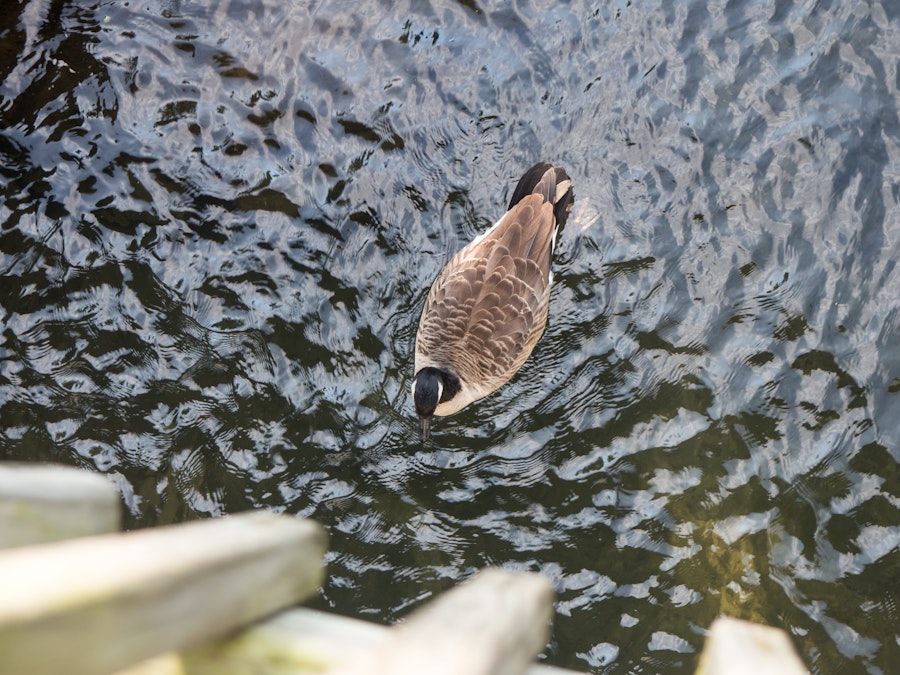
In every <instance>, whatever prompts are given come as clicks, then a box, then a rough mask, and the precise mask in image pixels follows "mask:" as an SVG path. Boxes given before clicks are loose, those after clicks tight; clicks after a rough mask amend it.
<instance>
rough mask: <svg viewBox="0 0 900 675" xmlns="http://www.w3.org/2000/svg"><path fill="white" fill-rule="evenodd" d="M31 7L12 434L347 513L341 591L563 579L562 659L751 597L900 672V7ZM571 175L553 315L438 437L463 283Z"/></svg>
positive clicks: (6, 123) (815, 644)
mask: <svg viewBox="0 0 900 675" xmlns="http://www.w3.org/2000/svg"><path fill="white" fill-rule="evenodd" d="M214 4H215V3H214ZM8 5H9V6H8V8H7V10H6V11H5V12H4V13H3V16H0V317H2V335H0V458H4V459H14V460H27V461H48V460H49V461H56V462H61V463H65V464H71V465H77V466H83V467H86V468H88V469H90V470H93V471H97V472H101V473H104V474H106V475H107V476H109V477H110V478H111V479H112V480H113V481H115V483H116V484H117V485H118V486H119V489H120V490H121V492H122V495H123V499H124V501H125V504H126V507H127V511H128V516H127V520H128V525H129V526H130V527H143V526H150V525H157V524H163V523H169V522H176V521H184V520H190V519H195V518H204V517H208V516H213V515H221V514H226V513H234V512H238V511H242V510H246V509H250V508H270V509H274V510H276V511H281V512H285V513H290V514H298V515H302V516H309V517H313V518H316V519H317V520H319V521H321V522H322V523H323V524H325V525H326V527H328V529H329V531H330V533H331V538H332V539H331V553H330V554H329V576H328V581H327V584H326V586H325V588H324V589H323V591H322V593H321V596H320V597H319V598H318V599H317V600H316V601H315V602H316V604H317V605H319V606H321V607H325V608H328V609H331V610H334V611H336V612H340V613H342V614H347V615H354V616H362V617H365V618H368V619H371V620H375V621H379V622H390V621H394V620H396V619H397V618H399V617H402V616H404V615H405V614H406V613H407V612H408V611H409V610H410V609H412V608H414V607H416V606H418V605H419V604H421V603H422V602H424V601H426V600H427V599H428V598H430V597H432V596H433V595H434V594H436V593H438V592H440V591H442V590H445V589H447V588H449V587H451V586H452V585H454V584H455V583H458V582H459V581H461V580H463V579H465V578H466V577H468V576H469V575H471V574H472V573H473V572H474V571H475V570H477V569H478V568H481V567H484V566H486V565H500V566H504V567H509V568H514V569H524V570H532V571H538V572H541V573H542V574H545V575H547V576H548V577H549V578H550V579H551V580H552V581H553V583H554V585H555V588H556V591H557V604H556V610H557V611H556V617H555V623H554V632H553V638H552V641H551V643H550V644H549V646H548V648H547V650H546V654H545V657H544V658H545V659H546V660H547V661H548V662H549V663H552V664H556V665H562V666H567V667H571V668H575V669H579V670H585V671H590V672H597V673H600V672H603V673H606V672H609V673H614V672H615V673H626V672H682V671H684V670H685V669H688V668H692V667H693V666H695V665H696V662H697V658H698V655H699V650H700V648H701V646H702V643H703V638H704V634H705V630H706V628H707V627H708V626H709V624H710V623H711V622H712V621H713V619H714V618H715V617H716V616H718V615H720V614H723V613H724V614H729V615H733V616H737V617H741V618H745V619H751V620H755V621H761V622H765V623H769V624H774V625H778V626H782V627H784V628H785V629H786V630H787V631H788V632H789V634H790V635H791V638H792V640H793V641H794V644H795V646H796V647H797V649H798V651H799V653H800V654H801V656H802V658H803V660H804V662H805V663H806V664H807V665H808V667H809V668H810V669H811V670H812V671H813V672H816V673H829V672H873V673H876V672H890V671H891V670H892V669H894V668H895V667H896V666H895V664H896V663H898V660H900V630H898V625H900V616H898V604H900V591H898V588H900V586H898V580H900V463H898V460H900V422H898V419H900V399H898V392H900V340H898V324H900V302H898V298H900V281H898V274H897V270H896V265H897V260H898V257H900V255H898V254H900V246H898V241H900V209H898V200H900V188H898V185H900V121H898V103H900V97H898V84H900V73H898V58H897V45H898V44H900V16H898V15H900V11H898V7H897V5H896V3H891V2H877V1H873V2H869V3H865V2H850V3H845V2H841V3H838V2H827V1H825V2H798V3H787V2H771V1H770V2H765V1H763V2H754V1H751V0H733V1H731V2H724V3H723V2H700V1H698V0H690V1H688V2H684V3H667V2H646V3H631V2H611V3H608V4H603V5H594V4H591V3H587V2H582V1H580V0H575V1H573V2H569V3H540V2H521V3H514V4H513V5H512V6H506V5H505V4H504V6H503V7H500V8H495V7H493V6H491V5H488V4H485V3H476V2H462V3H453V2H449V1H447V2H432V3H426V2H415V3H387V2H377V1H374V0H372V1H369V2H363V3H362V4H360V3H359V2H353V3H344V2H328V3H288V2H277V1H276V0H266V1H265V2H258V1H254V2H241V1H237V0H235V1H232V2H223V3H218V4H217V6H216V7H214V8H210V7H209V6H208V5H209V3H192V2H178V1H177V0H168V1H156V0H150V1H149V2H143V3H132V2H129V3H120V2H111V1H110V2H94V3H87V2H70V1H65V0H20V1H18V2H15V1H14V2H11V3H8ZM541 159H544V160H551V161H554V162H557V163H561V164H563V165H564V166H565V167H566V168H567V169H568V171H569V173H570V174H571V176H572V178H573V180H574V183H575V191H576V200H577V201H576V205H575V209H574V211H573V214H572V217H571V218H570V220H569V223H568V224H567V226H566V229H565V231H564V233H563V235H562V238H561V241H560V244H559V247H558V249H557V250H558V252H559V254H558V256H557V261H556V268H555V278H556V280H557V283H556V285H555V287H554V290H553V295H552V299H551V311H550V322H549V326H548V329H547V332H546V333H545V336H544V338H543V339H542V341H541V343H540V344H539V345H538V348H537V349H536V350H535V352H534V355H533V356H532V358H531V359H530V360H529V362H528V363H527V364H526V365H525V367H524V368H523V369H522V371H521V372H520V374H519V375H518V376H517V377H516V378H515V379H514V380H513V381H512V382H511V383H510V384H509V385H507V386H506V387H504V388H503V389H502V390H500V391H499V392H497V393H496V394H495V395H493V396H491V397H489V398H488V399H485V400H484V401H483V402H481V403H479V404H477V405H473V406H471V407H469V408H467V409H466V410H465V411H463V412H462V413H460V414H458V415H456V416H454V417H451V418H447V419H441V420H437V421H436V422H435V424H434V432H435V442H434V444H433V445H432V446H427V447H423V446H422V445H421V444H420V443H419V440H418V434H417V430H418V425H417V421H416V419H415V415H414V411H413V408H412V405H411V402H410V401H409V396H408V391H409V385H410V382H411V377H412V374H413V373H412V366H413V356H412V353H413V342H414V338H415V327H416V322H417V320H418V313H419V311H420V308H421V305H422V302H423V301H424V298H425V294H426V292H427V289H428V286H429V285H430V283H431V281H432V279H433V278H434V276H435V275H436V274H437V271H438V270H439V269H440V267H441V266H442V265H443V263H444V262H446V260H447V259H448V258H449V256H450V255H451V254H452V253H453V252H454V251H455V250H457V249H458V248H459V247H461V246H462V245H463V244H464V243H465V242H466V241H468V240H469V239H470V238H472V237H473V236H474V235H475V234H477V233H478V232H480V231H481V230H483V229H484V228H485V227H486V226H488V225H489V224H490V223H491V222H492V221H493V220H494V219H496V218H497V217H498V216H499V215H500V213H501V212H502V210H503V208H504V205H505V204H506V201H507V199H508V197H509V195H510V194H511V190H512V188H513V186H514V183H515V181H516V180H517V178H518V177H519V175H520V174H521V173H522V172H523V171H524V169H525V168H527V167H528V166H530V165H531V164H532V163H533V162H535V161H538V160H541Z"/></svg>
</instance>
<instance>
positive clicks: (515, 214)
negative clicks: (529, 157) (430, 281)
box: [417, 164, 571, 396]
mask: <svg viewBox="0 0 900 675" xmlns="http://www.w3.org/2000/svg"><path fill="white" fill-rule="evenodd" d="M551 169H554V168H553V167H552V166H551V165H550V164H538V165H535V166H534V167H532V168H531V169H529V171H527V172H526V174H525V175H524V176H523V177H522V179H521V180H520V181H519V184H518V185H517V186H516V189H515V191H514V193H513V198H512V200H511V201H510V209H509V211H507V213H506V214H505V215H504V217H503V218H502V219H501V221H500V223H498V224H497V225H496V226H495V228H493V230H492V231H490V232H489V233H488V234H487V235H485V236H483V237H481V238H478V239H476V240H475V241H473V242H471V243H470V244H469V245H468V246H466V247H465V248H464V249H463V250H461V251H460V252H459V253H457V254H456V256H454V257H453V259H451V260H450V262H449V263H448V264H447V266H446V267H445V268H444V269H443V270H442V271H441V273H440V274H439V275H438V278H437V279H436V280H435V282H434V285H433V286H432V288H431V292H430V293H429V296H428V300H427V301H426V305H425V310H424V311H423V314H422V318H421V321H420V325H419V335H418V339H417V352H419V353H421V354H422V356H423V357H426V358H427V359H428V360H429V362H433V363H435V364H436V365H438V366H439V367H448V368H452V369H453V370H454V372H455V373H456V374H457V375H458V376H459V378H460V379H461V380H462V381H464V382H466V381H468V382H469V383H470V384H471V385H472V386H475V387H478V388H479V389H482V390H486V391H489V390H493V389H494V388H496V387H499V386H500V385H501V384H503V383H504V382H505V381H506V380H508V379H509V378H510V377H512V375H513V374H514V373H515V372H516V371H517V370H518V369H519V368H520V367H521V366H522V364H523V363H524V361H525V359H527V357H528V355H529V353H530V352H531V350H532V348H533V347H534V344H535V343H536V342H537V340H538V339H539V338H540V336H541V334H542V333H543V332H544V327H545V325H546V321H547V308H548V296H549V292H550V288H549V286H550V279H549V270H550V258H551V256H552V253H553V240H554V236H555V234H556V226H557V222H558V220H559V218H560V216H564V215H565V211H566V209H567V208H568V202H569V201H570V185H571V183H570V181H569V178H568V176H567V175H566V174H565V172H564V171H563V170H562V169H561V168H556V169H555V170H551ZM417 358H418V357H417ZM484 395H485V393H481V394H479V396H484Z"/></svg>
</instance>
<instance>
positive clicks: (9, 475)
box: [0, 463, 121, 548]
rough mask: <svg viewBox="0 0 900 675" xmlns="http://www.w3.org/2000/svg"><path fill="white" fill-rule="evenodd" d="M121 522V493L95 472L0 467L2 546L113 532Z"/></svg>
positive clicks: (58, 467) (41, 466)
mask: <svg viewBox="0 0 900 675" xmlns="http://www.w3.org/2000/svg"><path fill="white" fill-rule="evenodd" d="M120 523H121V506H120V499H119V491H118V490H117V489H116V487H115V485H113V484H112V483H111V482H110V481H109V480H107V479H106V478H104V477H103V476H101V475H99V474H94V473H90V472H88V471H83V470H81V469H76V468H74V467H66V466H54V465H50V464H46V465H44V464H13V463H10V464H3V465H0V548H10V547H13V546H24V545H26V544H39V543H43V542H49V541H58V540H61V539H70V538H72V537H85V536H90V535H94V534H103V533H106V532H115V531H116V530H118V529H119V527H120Z"/></svg>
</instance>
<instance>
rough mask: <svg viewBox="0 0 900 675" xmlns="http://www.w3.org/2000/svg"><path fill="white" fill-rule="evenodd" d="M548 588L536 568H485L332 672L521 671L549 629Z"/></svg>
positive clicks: (479, 674) (483, 674)
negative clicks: (525, 571) (524, 570)
mask: <svg viewBox="0 0 900 675" xmlns="http://www.w3.org/2000/svg"><path fill="white" fill-rule="evenodd" d="M552 615H553V590H552V587H551V586H550V582H549V581H548V580H547V579H546V578H544V577H542V576H540V575H537V574H529V573H524V572H512V571H509V570H501V569H492V568H489V569H485V570H482V571H481V572H479V573H478V574H477V575H475V576H474V577H473V578H472V579H471V580H470V581H468V582H467V583H464V584H462V585H461V586H458V587H457V588H454V589H453V590H451V591H448V592H447V593H445V594H443V595H441V596H439V597H438V598H436V599H435V600H433V601H431V602H430V603H428V604H426V605H424V606H423V607H422V608H420V609H418V610H416V611H414V612H413V613H412V614H411V615H410V616H409V618H408V619H406V620H405V621H403V622H401V623H400V624H398V625H397V626H395V627H394V628H392V629H391V635H390V636H389V637H388V639H386V640H385V641H384V642H383V643H381V644H380V645H378V646H376V647H374V648H372V649H370V650H367V651H366V652H364V653H362V654H360V655H359V656H357V657H354V658H351V659H350V660H349V661H348V662H347V663H344V664H341V665H340V666H338V667H336V668H334V669H333V670H331V671H329V673H330V674H331V675H421V673H429V675H459V673H466V675H522V673H524V672H525V670H526V668H527V667H528V665H529V664H530V663H531V662H532V661H533V660H534V659H535V658H536V657H537V655H538V654H539V653H540V652H541V650H542V649H543V648H544V645H545V644H546V642H547V639H548V637H549V635H550V620H551V618H552Z"/></svg>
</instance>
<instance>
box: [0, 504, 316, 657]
mask: <svg viewBox="0 0 900 675" xmlns="http://www.w3.org/2000/svg"><path fill="white" fill-rule="evenodd" d="M325 548H326V537H325V534H324V531H323V529H322V527H321V526H319V525H318V524H316V523H314V522H311V521H304V520H299V519H296V518H292V517H288V516H277V515H274V514H271V513H264V512H254V513H250V514H244V515H239V516H231V517H226V518H216V519H211V520H205V521H198V522H193V523H188V524H184V525H176V526H170V527H160V528H156V529H153V530H141V531H136V532H128V533H125V534H113V535H102V536H96V537H87V538H82V539H77V540H70V541H63V542H56V543H52V544H45V545H41V546H31V547H26V548H21V549H13V550H9V551H5V552H3V553H2V554H0V598H2V602H0V673H4V674H5V673H10V674H15V675H20V674H21V673H29V674H30V675H40V674H41V673H48V674H49V673H54V674H55V673H67V674H69V675H91V674H94V673H109V672H113V671H115V670H117V669H120V668H123V667H125V666H129V665H131V664H134V663H137V662H138V661H141V660H143V659H147V658H149V657H151V656H154V655H156V654H160V653H162V652H165V651H168V650H181V649H184V648H187V647H189V646H191V645H195V644H198V643H199V642H201V641H204V640H208V639H211V638H214V637H218V636H221V635H223V634H224V633H225V632H227V631H230V630H233V629H235V628H237V627H239V626H243V625H245V624H247V623H249V622H251V621H254V620H256V619H259V618H260V617H262V616H266V615H268V614H271V613H272V612H274V611H276V610H278V609H282V608H284V607H287V606H289V605H292V604H295V603H296V602H298V601H299V600H302V599H303V598H304V597H306V596H307V595H309V594H310V593H312V592H313V591H315V589H316V588H318V586H319V585H320V583H321V581H322V576H323V566H322V559H323V556H324V553H325Z"/></svg>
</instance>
